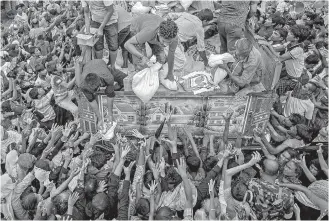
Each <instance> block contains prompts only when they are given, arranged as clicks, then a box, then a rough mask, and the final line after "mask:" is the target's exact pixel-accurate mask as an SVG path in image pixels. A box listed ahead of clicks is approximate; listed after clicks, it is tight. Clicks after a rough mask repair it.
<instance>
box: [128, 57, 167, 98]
mask: <svg viewBox="0 0 329 221" xmlns="http://www.w3.org/2000/svg"><path fill="white" fill-rule="evenodd" d="M161 67H162V65H161V64H160V63H155V64H154V65H152V66H151V67H149V68H145V69H143V70H141V71H140V72H138V73H136V74H135V75H134V77H133V80H132V89H133V91H134V93H135V94H136V96H137V97H139V98H140V99H141V100H142V101H143V102H144V103H147V102H148V101H149V100H151V98H152V97H153V95H154V94H155V92H156V91H157V90H158V88H159V70H160V68H161Z"/></svg>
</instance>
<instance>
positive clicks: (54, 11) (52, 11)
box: [49, 9, 57, 15]
mask: <svg viewBox="0 0 329 221" xmlns="http://www.w3.org/2000/svg"><path fill="white" fill-rule="evenodd" d="M49 13H50V14H52V15H57V10H56V9H50V11H49Z"/></svg>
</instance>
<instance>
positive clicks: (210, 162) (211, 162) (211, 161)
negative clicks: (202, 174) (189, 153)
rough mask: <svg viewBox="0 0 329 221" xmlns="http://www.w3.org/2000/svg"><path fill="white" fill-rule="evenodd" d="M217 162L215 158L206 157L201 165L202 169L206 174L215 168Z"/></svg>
mask: <svg viewBox="0 0 329 221" xmlns="http://www.w3.org/2000/svg"><path fill="white" fill-rule="evenodd" d="M217 162H218V159H217V157H208V158H207V159H206V160H205V161H204V163H203V169H204V170H205V171H206V172H209V171H211V170H212V168H214V167H215V166H216V164H217Z"/></svg>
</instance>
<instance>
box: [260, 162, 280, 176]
mask: <svg viewBox="0 0 329 221" xmlns="http://www.w3.org/2000/svg"><path fill="white" fill-rule="evenodd" d="M263 164H264V173H266V174H268V175H269V176H277V175H278V172H279V163H278V161H276V160H270V159H265V160H264V162H263Z"/></svg>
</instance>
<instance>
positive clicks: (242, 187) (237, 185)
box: [231, 177, 248, 202]
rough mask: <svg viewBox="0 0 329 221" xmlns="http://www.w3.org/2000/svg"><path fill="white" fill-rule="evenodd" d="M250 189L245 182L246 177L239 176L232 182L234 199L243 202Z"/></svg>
mask: <svg viewBox="0 0 329 221" xmlns="http://www.w3.org/2000/svg"><path fill="white" fill-rule="evenodd" d="M247 190H248V187H247V186H246V184H245V180H244V179H240V178H239V177H238V178H237V179H236V180H235V181H233V182H232V189H231V193H232V196H233V197H234V199H236V200H238V201H240V202H242V201H243V198H244V196H245V194H246V192H247Z"/></svg>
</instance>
